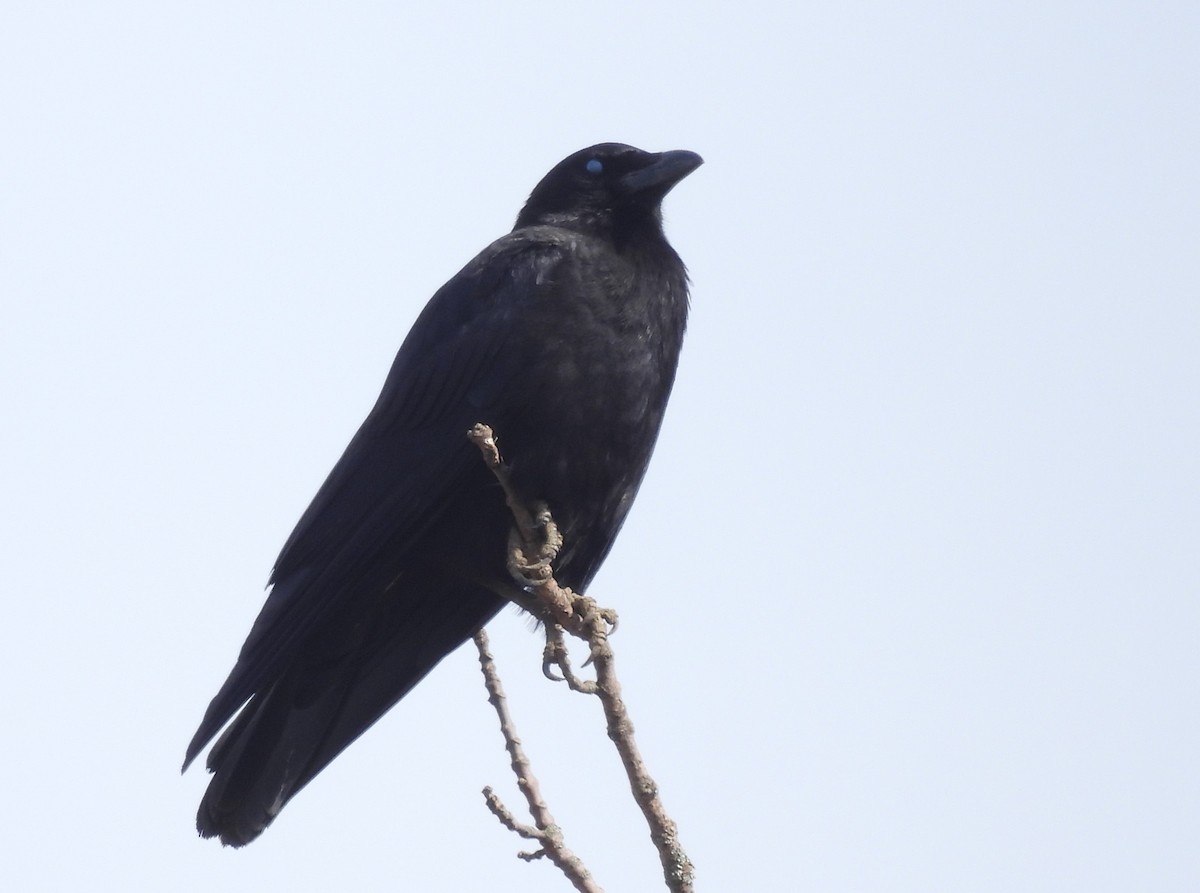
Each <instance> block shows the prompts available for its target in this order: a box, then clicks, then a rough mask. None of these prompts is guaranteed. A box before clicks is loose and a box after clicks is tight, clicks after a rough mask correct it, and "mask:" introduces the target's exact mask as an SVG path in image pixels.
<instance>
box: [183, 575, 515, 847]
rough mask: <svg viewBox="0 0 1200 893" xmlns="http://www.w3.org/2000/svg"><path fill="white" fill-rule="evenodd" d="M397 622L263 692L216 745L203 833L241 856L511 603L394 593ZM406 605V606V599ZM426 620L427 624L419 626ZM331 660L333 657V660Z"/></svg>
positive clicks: (386, 622) (384, 621)
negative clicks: (357, 741) (285, 809)
mask: <svg viewBox="0 0 1200 893" xmlns="http://www.w3.org/2000/svg"><path fill="white" fill-rule="evenodd" d="M392 595H393V597H395V601H394V602H393V603H392V610H391V611H387V612H385V613H386V614H388V615H390V616H385V617H381V618H377V619H378V620H379V621H381V622H380V623H379V624H378V625H377V626H376V627H375V631H376V633H377V634H378V633H379V632H380V631H390V635H389V634H387V633H386V632H385V633H384V634H383V635H376V636H371V637H370V638H369V640H368V641H367V642H362V643H360V647H358V648H355V649H353V650H352V651H350V652H348V653H343V654H342V655H340V656H339V657H338V658H337V659H335V660H332V661H322V662H318V663H317V664H315V665H314V664H313V663H308V664H300V665H296V666H293V667H292V668H290V669H289V670H288V671H286V672H285V673H284V674H283V675H282V676H281V677H280V678H279V679H277V680H276V681H275V682H274V683H273V684H271V685H270V687H268V688H266V689H264V690H262V691H260V692H258V693H256V694H255V695H254V696H253V697H252V698H251V699H250V700H249V701H248V702H247V703H246V705H245V706H244V707H243V708H242V710H241V712H240V713H239V714H238V716H237V717H236V718H235V719H234V720H233V722H232V723H231V724H230V726H229V728H228V729H226V730H225V732H224V734H222V735H221V737H220V738H219V739H218V740H217V743H216V744H214V745H213V749H212V752H211V753H210V754H209V757H208V763H207V765H208V769H209V771H211V772H213V773H214V775H213V778H212V780H211V781H210V782H209V786H208V790H207V791H206V792H205V794H204V797H203V799H202V800H201V802H200V809H199V812H198V813H197V815H196V828H197V829H198V830H199V832H200V834H201V836H203V837H219V838H220V839H221V843H223V844H225V845H226V846H234V847H240V846H244V845H246V844H247V843H250V842H251V841H252V840H254V839H255V838H256V837H258V835H260V834H261V833H262V832H263V831H264V830H266V828H267V826H268V825H270V824H271V822H272V821H273V820H274V819H275V816H276V815H278V814H279V811H280V810H281V809H282V808H283V806H284V804H286V803H287V802H288V801H289V800H290V799H291V798H292V797H294V796H295V795H296V794H297V793H298V792H299V791H300V790H301V789H302V788H303V787H304V786H305V785H306V784H308V782H310V781H311V780H312V779H313V778H314V777H315V776H316V775H317V773H319V772H320V771H321V770H322V769H323V768H324V767H325V766H327V765H328V764H329V762H330V761H331V760H333V758H334V757H336V756H337V755H338V754H339V753H341V752H342V751H343V750H344V749H345V748H346V747H347V746H349V745H350V743H351V742H353V741H354V740H355V739H356V738H357V737H358V736H359V735H361V734H362V733H363V732H365V731H366V730H367V729H368V728H369V727H370V726H371V725H372V724H373V723H374V722H375V721H376V720H378V719H379V718H380V717H381V716H382V715H383V714H384V713H386V712H387V710H388V709H389V708H390V707H392V705H394V704H395V703H396V702H397V701H399V700H400V699H401V698H402V697H404V695H406V694H407V693H408V692H409V690H411V689H412V687H413V686H415V685H416V684H417V683H418V682H420V681H421V679H423V678H424V677H425V675H426V674H427V673H428V672H429V671H430V670H432V669H433V668H434V667H435V666H436V665H437V664H438V662H440V661H441V660H442V658H444V657H445V656H446V655H447V654H449V653H450V652H451V651H453V650H454V649H455V648H457V647H458V646H459V645H461V644H462V643H463V642H464V641H465V640H467V639H468V638H470V637H471V636H472V635H473V634H474V633H475V632H476V631H477V630H478V629H480V628H481V627H482V626H483V625H484V624H485V623H487V622H488V621H489V620H491V618H492V617H494V616H495V614H496V613H497V612H498V611H499V610H500V608H501V607H502V606H503V605H504V604H506V602H505V600H504V599H502V598H501V597H500V596H497V595H495V594H494V593H492V592H489V591H488V590H486V589H483V588H481V587H474V586H468V587H464V586H463V585H462V584H461V582H460V583H459V584H458V585H452V586H446V585H445V584H443V585H442V586H438V587H436V588H434V589H432V591H430V590H426V591H424V592H420V593H419V594H418V593H415V592H412V591H410V592H408V593H405V594H400V593H395V592H393V593H392ZM397 596H398V597H397ZM414 615H415V617H417V618H421V620H422V621H423V622H415V623H414V622H413V620H414V619H415V618H414ZM326 656H327V657H328V656H329V655H326Z"/></svg>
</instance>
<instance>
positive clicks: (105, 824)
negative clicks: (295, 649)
mask: <svg viewBox="0 0 1200 893" xmlns="http://www.w3.org/2000/svg"><path fill="white" fill-rule="evenodd" d="M1198 60H1200V7H1198V6H1197V5H1196V4H1194V3H1160V4H1142V3H1100V4H1097V3H1082V2H1080V3H1053V4H1046V3H1008V4H986V5H982V4H970V3H963V4H928V3H926V4H903V5H901V4H869V3H853V4H836V5H835V4H822V5H819V6H818V5H811V7H806V6H805V5H801V4H791V3H784V2H777V3H774V4H767V3H755V2H750V3H743V4H739V5H738V6H737V7H736V9H733V8H731V7H729V6H727V5H725V4H713V3H690V4H658V5H653V6H651V5H647V4H634V3H623V2H616V3H608V4H599V5H597V4H567V3H529V2H518V3H510V4H491V5H487V6H484V5H471V4H465V5H460V6H455V5H444V6H434V5H432V4H430V5H428V8H424V9H421V10H410V9H408V8H406V7H405V6H404V5H402V4H397V3H355V2H339V3H320V4H313V3H309V4H303V5H294V4H293V5H288V4H266V3H255V2H251V3H237V4H233V3H216V4H212V3H210V4H203V5H200V6H197V5H191V6H187V7H184V6H181V5H177V4H161V3H140V4H138V3H119V2H114V3H107V4H82V3H63V4H54V3H25V2H9V3H7V4H6V5H5V6H4V9H3V11H0V122H2V123H0V133H2V135H0V165H2V170H3V172H4V176H3V177H0V295H2V296H3V300H4V307H5V311H4V320H5V322H4V324H3V326H0V414H2V418H3V420H4V432H5V433H4V435H3V439H2V440H0V450H2V452H3V460H4V461H3V462H2V463H0V484H2V490H0V493H2V498H3V506H4V508H3V511H2V512H0V523H2V524H3V528H2V530H0V561H2V566H3V568H4V574H5V589H6V590H7V597H6V599H5V602H4V603H5V605H6V606H7V608H8V610H7V612H6V614H5V619H4V622H3V624H0V630H2V631H0V643H2V644H0V660H2V661H3V675H4V678H5V680H6V682H5V697H4V704H5V707H4V714H5V721H4V729H5V731H4V733H3V734H2V735H0V765H3V767H4V772H3V774H2V777H0V802H3V803H4V804H5V809H4V816H3V818H0V824H2V825H3V828H2V829H0V841H3V853H4V855H3V862H4V869H3V875H4V877H5V882H6V884H5V885H6V886H8V887H11V888H12V889H14V890H17V889H19V890H72V891H74V890H155V891H159V890H171V891H176V890H178V891H213V890H221V891H233V893H237V891H259V890H265V889H287V890H292V891H306V890H330V889H353V890H361V891H397V890H411V891H441V890H446V891H473V890H487V891H489V893H505V891H521V893H540V891H547V893H549V891H561V890H564V889H568V888H567V886H566V884H565V882H564V881H563V880H562V878H561V877H559V876H558V875H557V874H556V873H555V872H554V870H553V869H552V868H551V867H550V866H549V865H547V864H533V865H528V864H525V863H523V862H520V861H518V860H517V859H516V858H514V855H513V854H514V853H515V852H516V851H517V850H518V849H522V848H524V844H523V842H522V841H519V840H517V839H516V838H515V837H514V836H513V835H511V834H510V833H509V832H507V831H504V830H503V829H502V828H500V826H499V825H498V824H497V823H496V821H495V819H493V818H492V816H491V815H490V814H489V813H488V812H487V810H486V809H485V807H484V805H483V801H482V798H481V796H480V794H479V790H480V789H481V788H482V787H483V786H484V785H487V784H492V785H495V786H496V787H497V788H498V789H499V790H500V791H501V793H502V796H503V797H504V798H505V799H506V800H507V801H508V803H509V805H510V806H511V807H513V808H514V809H516V808H518V807H520V805H521V804H520V798H519V796H518V794H517V792H516V790H515V786H514V785H513V782H512V778H511V774H510V773H509V771H508V768H507V761H506V757H505V754H504V751H503V746H502V742H501V739H500V737H499V733H498V731H497V729H496V725H495V721H494V718H493V715H492V714H491V712H490V708H489V707H488V705H487V702H486V694H485V692H484V689H483V685H482V683H481V681H480V679H479V674H478V670H477V667H476V664H475V660H474V655H473V653H472V652H471V651H470V650H461V651H459V652H456V653H455V654H454V655H452V656H451V657H450V658H448V659H447V660H446V661H445V662H444V663H443V664H442V665H441V666H440V667H439V668H438V669H437V670H436V671H435V672H434V673H433V674H432V675H431V676H430V677H429V678H428V679H427V680H426V681H425V682H424V683H423V684H422V685H421V686H420V687H419V688H418V689H417V690H416V691H415V692H414V693H413V694H412V695H411V696H410V697H408V698H406V699H405V700H404V701H403V702H402V703H401V704H400V705H399V707H397V708H396V709H395V710H393V711H392V712H391V713H390V714H389V715H388V716H387V717H386V718H385V719H384V720H383V721H382V722H380V723H379V724H378V725H377V726H376V727H375V728H373V729H372V730H371V731H370V732H368V734H367V735H365V736H364V737H363V738H362V739H361V740H360V741H359V742H358V743H356V744H355V745H353V746H352V747H351V748H350V749H349V750H348V751H346V753H344V754H343V755H342V756H341V757H340V758H339V759H338V760H337V761H336V762H335V763H334V764H333V765H332V766H331V767H330V768H329V769H328V770H326V771H325V772H324V773H322V774H321V775H320V776H319V777H318V778H317V780H316V781H315V782H314V783H313V784H311V785H310V786H309V787H308V788H307V789H306V790H305V791H303V792H302V793H301V794H300V795H299V796H298V797H296V799H295V800H293V801H292V802H291V803H290V804H289V805H288V807H287V809H285V810H284V812H283V813H282V814H281V816H280V818H279V819H278V821H277V822H276V823H275V824H274V825H273V826H272V827H271V828H270V829H269V830H268V831H267V832H266V834H265V835H264V836H263V837H262V838H261V839H260V840H259V841H257V842H256V843H254V844H253V845H252V846H250V847H249V848H247V849H245V850H242V851H232V850H223V849H222V848H221V847H220V846H219V845H217V844H216V843H215V842H213V841H202V840H200V839H199V838H198V837H196V835H195V832H194V828H193V816H194V812H195V808H196V805H197V803H198V801H199V797H200V795H201V792H202V790H203V788H204V786H205V783H206V776H205V775H204V773H203V772H202V771H201V770H200V768H199V767H195V768H193V769H192V770H191V771H190V772H189V773H188V774H187V775H186V776H183V777H180V775H179V772H178V769H179V765H180V763H181V761H182V758H183V752H184V747H185V745H186V744H187V741H188V739H189V738H190V736H191V734H192V732H193V730H194V729H195V726H196V725H197V724H198V722H199V720H200V717H201V715H202V713H203V711H204V708H205V706H206V704H207V703H208V699H209V698H210V697H211V696H212V695H213V693H214V692H215V691H216V689H217V687H218V686H219V684H220V682H221V681H222V679H223V678H224V676H225V673H226V672H227V671H228V669H229V668H230V666H231V665H232V662H233V659H234V657H235V656H236V653H237V649H238V647H239V646H240V644H241V642H242V639H243V637H244V636H245V633H246V632H247V630H248V628H249V625H250V622H251V621H252V619H253V617H254V615H255V614H256V613H257V611H258V608H259V606H260V605H261V602H262V599H263V596H264V593H263V585H264V584H265V582H266V579H267V575H268V572H269V570H270V567H271V563H272V561H273V559H274V557H275V555H276V554H277V552H278V550H279V547H280V546H281V545H282V543H283V541H284V539H285V538H286V536H287V534H288V533H289V532H290V530H291V528H292V526H293V524H294V523H295V521H296V520H297V518H298V517H299V515H300V513H301V511H302V510H303V509H304V507H305V506H306V505H307V503H308V501H309V500H310V499H311V497H312V495H313V494H314V493H315V491H316V488H317V487H318V485H319V484H320V483H321V481H322V480H323V479H324V476H325V474H326V473H327V472H328V470H329V468H330V467H331V466H332V464H333V462H334V461H335V460H336V458H337V456H338V455H339V454H340V453H341V450H342V449H343V447H344V446H345V444H346V442H347V441H348V440H349V438H350V436H351V435H352V434H353V432H354V430H355V428H356V427H357V426H358V424H359V422H360V421H361V419H362V417H363V416H364V414H365V413H366V411H367V410H368V409H369V408H370V406H371V404H372V403H373V401H374V399H375V396H376V394H377V393H378V389H379V387H380V386H381V384H382V382H383V377H384V374H385V373H386V371H387V369H388V366H389V364H390V362H391V359H392V356H393V354H394V352H395V350H396V348H397V347H398V346H399V344H400V342H401V340H402V339H403V337H404V334H405V333H406V331H407V329H408V327H409V325H410V324H411V322H412V320H413V318H414V317H415V316H416V314H417V313H418V312H419V310H420V309H421V307H422V306H423V305H424V303H425V301H426V300H427V299H428V297H429V296H430V295H431V294H432V293H433V291H434V290H435V289H436V288H437V287H438V286H439V285H440V284H441V283H442V282H443V281H445V280H446V279H447V278H449V277H450V276H451V275H453V274H454V273H455V272H456V271H457V270H458V269H459V268H460V267H461V266H462V265H463V264H464V263H465V262H466V261H468V260H469V259H470V258H471V257H472V256H473V255H474V254H475V253H476V252H477V251H479V250H480V249H481V248H483V247H484V246H485V245H486V244H487V243H488V242H490V241H491V240H492V239H494V238H496V237H497V236H499V235H501V234H503V233H504V232H505V231H507V230H508V229H509V228H510V227H511V225H512V221H513V219H514V217H515V216H516V213H517V211H518V209H519V208H520V206H521V203H522V202H523V201H524V199H525V197H526V196H527V195H528V193H529V190H530V189H531V188H532V187H533V185H534V184H535V183H536V182H537V180H538V179H539V178H540V177H541V175H542V174H543V173H545V172H546V170H548V169H549V168H550V167H551V166H552V165H553V164H555V163H556V162H557V161H559V160H560V159H561V158H562V157H564V156H565V155H567V154H569V153H570V152H572V151H574V150H576V149H579V148H582V147H584V146H587V145H589V144H591V143H595V142H600V141H607V140H616V141H621V142H628V143H632V144H634V145H637V146H639V147H642V148H645V149H648V150H662V149H674V148H685V149H692V150H694V151H697V152H699V153H701V154H702V155H703V156H704V157H705V159H706V162H707V163H706V164H705V165H704V167H702V168H701V169H700V170H699V171H697V172H696V173H695V174H694V175H692V176H691V177H689V178H688V179H687V180H685V181H684V182H683V183H682V184H680V186H679V187H678V188H677V189H676V190H675V191H674V192H673V193H672V194H671V195H670V197H669V198H668V199H667V202H666V206H665V211H666V223H667V233H668V237H669V238H670V239H671V241H672V243H673V244H674V245H675V247H676V248H677V250H678V251H679V253H680V254H681V255H682V256H683V258H684V260H685V261H686V262H687V263H688V266H689V268H690V270H691V274H692V280H693V295H692V322H691V328H690V331H689V336H688V341H687V343H686V345H685V350H684V358H683V362H682V365H681V368H680V372H679V378H678V383H677V386H676V391H675V396H674V398H673V402H672V404H671V408H670V411H669V413H668V416H667V422H666V427H665V429H664V432H663V435H662V438H661V440H660V443H659V448H658V450H657V452H656V455H655V460H654V462H653V464H652V466H651V470H650V474H649V476H648V478H647V481H646V484H645V486H644V487H643V488H642V492H641V494H640V497H639V501H638V504H637V506H636V508H635V509H634V511H633V514H632V516H631V518H630V521H629V523H628V524H627V526H626V528H625V531H624V532H623V534H622V537H621V538H620V540H619V541H618V543H617V546H616V548H615V550H614V551H613V553H612V556H611V558H610V560H609V562H608V564H607V565H606V567H605V569H604V570H603V571H602V572H601V573H600V575H599V576H598V578H597V579H596V581H595V583H594V584H593V588H592V592H591V594H592V595H593V596H595V597H596V598H597V599H599V600H600V601H601V602H602V603H604V604H608V605H611V606H613V607H615V608H616V609H617V610H618V611H619V612H620V615H621V619H622V625H621V630H620V632H619V634H618V635H617V637H616V640H615V642H614V645H615V647H616V648H617V658H618V667H619V671H620V673H621V678H622V681H623V683H624V685H625V688H626V694H627V697H628V701H629V706H630V709H631V711H632V715H633V719H634V722H635V724H636V727H637V731H638V733H639V742H640V744H641V746H642V749H643V752H644V755H645V757H646V759H647V761H648V763H649V766H650V768H651V771H652V773H653V774H654V776H655V778H656V779H657V780H658V781H659V783H660V786H661V788H662V792H663V797H664V800H665V802H666V805H667V807H668V809H669V810H670V812H671V813H672V814H673V815H674V817H675V819H676V820H677V821H678V823H679V827H680V834H681V839H682V841H683V843H684V845H685V846H686V848H687V849H688V851H689V853H690V854H691V856H692V858H693V860H694V861H695V863H696V866H697V879H698V884H697V889H698V890H702V891H718V890H722V891H727V890H797V891H809V890H811V891H822V893H825V891H831V893H832V891H847V893H851V891H854V893H860V891H876V890H878V891H913V893H928V891H940V890H945V891H956V893H957V891H997V893H1000V891H1003V893H1010V891H1013V890H1020V891H1046V893H1061V891H1088V893H1097V891H1129V890H1154V891H1194V890H1196V889H1200V849H1198V848H1197V841H1198V840H1200V760H1198V759H1197V754H1198V752H1200V717H1198V711H1197V704H1198V699H1200V647H1198V646H1197V638H1198V637H1200V560H1198V558H1197V554H1198V549H1197V541H1198V539H1200V459H1198V457H1197V456H1198V452H1200V451H1198V449H1197V441H1198V439H1200V358H1198V354H1200V251H1198V248H1200V175H1198V174H1197V167H1198V166H1197V159H1198V158H1200V116H1198V115H1197V110H1198V109H1200V61H1198ZM491 633H492V636H493V641H494V644H495V646H496V651H497V657H498V660H499V661H500V668H501V672H502V673H503V676H504V681H505V684H506V686H507V688H508V690H509V695H510V698H511V706H512V709H513V711H514V713H515V716H516V719H517V722H518V724H519V729H520V732H521V735H522V737H523V739H524V742H525V745H526V748H527V750H528V752H529V755H530V757H531V758H532V760H533V762H534V767H535V770H536V771H537V773H538V775H539V777H540V779H541V782H542V786H543V790H544V793H545V794H546V796H547V798H548V799H549V802H550V804H551V808H552V810H553V812H554V813H555V815H556V817H557V818H558V820H559V821H560V822H561V824H562V825H563V827H564V830H565V833H566V836H567V842H568V844H569V845H570V846H571V847H572V848H573V849H574V850H575V851H576V852H577V853H578V854H579V855H580V856H581V857H582V858H583V859H584V860H585V861H586V862H587V863H588V864H589V866H590V867H591V869H592V871H593V873H594V874H595V875H596V877H597V879H598V880H599V882H600V883H601V884H602V885H604V886H605V888H606V889H607V890H609V891H610V893H621V891H633V890H636V891H641V890H653V889H658V887H657V884H658V883H659V881H658V878H659V868H658V864H657V859H656V856H655V854H654V852H653V850H652V848H651V847H650V846H649V843H648V841H647V840H646V834H645V831H644V829H643V826H642V825H641V819H640V816H639V815H638V813H637V812H636V809H635V807H634V805H633V803H632V801H631V799H630V798H629V796H628V794H627V793H626V790H625V787H624V781H623V778H622V776H621V774H620V770H619V767H618V764H617V761H616V757H615V755H614V754H613V752H612V750H611V747H610V746H609V744H608V741H607V739H606V738H605V736H604V731H603V726H602V720H601V716H600V711H599V709H598V705H596V704H594V703H592V702H591V701H589V700H587V699H584V698H582V697H580V696H578V695H571V694H570V693H569V692H566V691H565V690H564V689H563V687H561V686H555V685H553V684H551V683H549V682H547V681H545V680H543V679H542V677H541V674H540V656H541V650H540V641H539V637H538V636H537V635H536V634H534V633H532V632H531V631H530V629H529V623H528V621H527V620H526V619H524V618H522V617H520V616H518V615H517V614H516V612H515V611H509V612H505V613H504V614H502V615H501V616H500V617H499V618H498V619H497V621H496V622H495V623H494V624H493V625H492V627H491Z"/></svg>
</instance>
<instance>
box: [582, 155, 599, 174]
mask: <svg viewBox="0 0 1200 893" xmlns="http://www.w3.org/2000/svg"><path fill="white" fill-rule="evenodd" d="M584 167H586V168H587V172H588V173H589V174H598V173H600V171H602V170H604V165H603V164H601V163H600V159H599V158H590V159H588V163H587V164H585V165H584Z"/></svg>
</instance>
